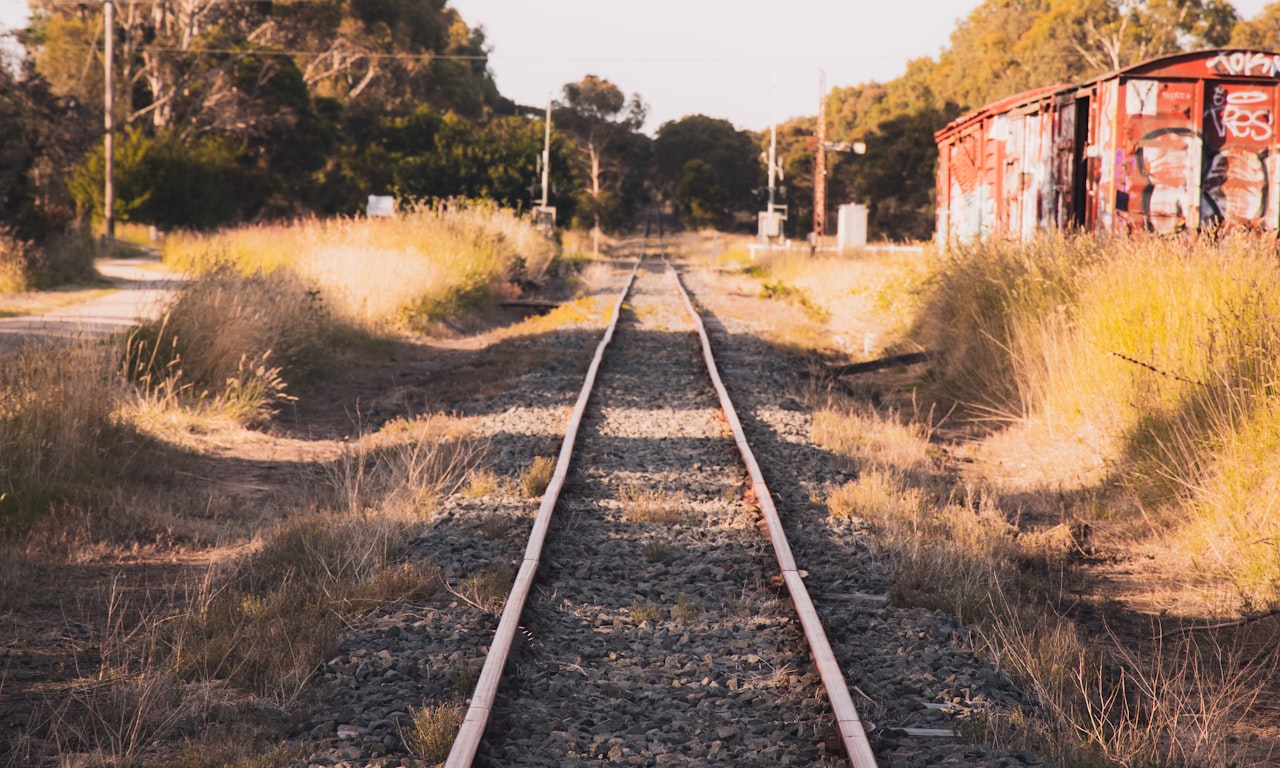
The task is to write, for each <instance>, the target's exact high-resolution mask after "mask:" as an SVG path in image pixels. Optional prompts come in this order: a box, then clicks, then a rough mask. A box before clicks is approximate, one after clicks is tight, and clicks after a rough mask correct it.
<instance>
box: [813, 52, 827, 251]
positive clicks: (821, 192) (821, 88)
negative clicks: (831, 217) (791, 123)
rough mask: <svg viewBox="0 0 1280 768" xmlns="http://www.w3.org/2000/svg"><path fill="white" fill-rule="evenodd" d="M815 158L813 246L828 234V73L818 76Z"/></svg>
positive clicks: (818, 246) (819, 246) (820, 243)
mask: <svg viewBox="0 0 1280 768" xmlns="http://www.w3.org/2000/svg"><path fill="white" fill-rule="evenodd" d="M814 149H815V153H814V158H813V246H814V247H815V248H821V247H822V238H823V237H824V236H825V235H826V234H827V73H826V72H821V71H820V72H819V75H818V136H817V146H816V147H815V148H814Z"/></svg>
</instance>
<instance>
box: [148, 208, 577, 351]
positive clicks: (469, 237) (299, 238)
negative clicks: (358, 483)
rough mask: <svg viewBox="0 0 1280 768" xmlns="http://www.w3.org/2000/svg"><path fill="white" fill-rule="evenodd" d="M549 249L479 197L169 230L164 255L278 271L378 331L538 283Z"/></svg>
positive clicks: (346, 319) (525, 224)
mask: <svg viewBox="0 0 1280 768" xmlns="http://www.w3.org/2000/svg"><path fill="white" fill-rule="evenodd" d="M556 256H557V251H556V248H555V246H554V244H553V243H551V242H550V241H548V240H547V239H546V238H545V237H543V235H542V234H541V233H540V232H539V231H538V229H537V227H535V226H534V225H533V224H532V223H531V222H530V221H529V220H528V219H526V218H523V217H521V216H519V215H517V214H515V213H514V212H511V211H506V210H503V209H499V208H496V207H493V206H489V205H484V204H462V203H444V204H440V205H436V206H416V207H414V208H412V209H411V210H410V211H408V212H406V213H405V214H403V215H402V216H399V217H397V218H394V219H388V220H378V219H335V220H326V221H306V222H300V223H296V224H288V225H259V226H254V227H245V228H241V229H237V230H232V231H228V232H224V233H219V234H216V235H181V236H179V235H173V236H170V237H169V238H168V239H167V240H166V241H165V246H164V258H165V261H166V262H168V263H171V264H174V265H175V266H178V267H180V268H184V269H189V270H196V271H205V270H208V269H211V268H214V267H216V266H217V265H221V264H232V265H234V266H235V268H236V269H237V270H238V271H241V272H244V273H248V274H252V273H257V272H274V271H277V270H288V271H291V272H292V273H294V274H296V275H297V276H298V278H299V279H300V280H302V281H303V282H304V283H305V284H307V285H309V286H312V287H313V288H314V290H315V291H316V295H317V296H318V297H319V300H320V301H321V302H322V303H323V305H324V307H325V308H326V309H327V310H328V311H329V312H330V313H332V315H333V317H334V318H335V320H336V321H337V322H338V323H340V324H341V325H343V326H347V327H351V328H355V329H359V330H360V331H363V332H366V333H374V334H380V333H383V332H386V331H387V330H390V329H394V328H397V327H401V326H404V325H407V326H409V327H412V328H418V329H426V328H430V327H432V326H433V324H436V323H439V322H440V321H442V320H445V319H447V318H449V317H450V316H451V315H453V314H454V313H456V312H458V311H460V310H464V309H467V308H469V307H473V306H475V305H477V304H479V303H482V302H484V301H486V300H488V299H489V298H490V297H492V296H495V295H501V294H503V293H504V292H509V291H510V290H511V289H510V288H508V287H506V286H510V285H512V284H518V283H521V282H523V281H534V282H536V281H539V280H541V279H542V278H543V277H544V276H545V275H546V273H547V271H548V269H550V266H551V264H552V262H553V260H554V259H555V257H556Z"/></svg>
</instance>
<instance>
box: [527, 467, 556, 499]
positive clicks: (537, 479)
mask: <svg viewBox="0 0 1280 768" xmlns="http://www.w3.org/2000/svg"><path fill="white" fill-rule="evenodd" d="M555 471H556V460H555V459H553V458H551V457H550V456H536V457H534V459H533V463H532V464H530V465H529V468H528V469H526V470H525V471H524V474H522V475H521V476H520V492H521V493H523V494H524V497H525V498H526V499H540V498H542V494H544V493H546V492H547V486H549V485H551V478H552V477H553V476H554V475H555Z"/></svg>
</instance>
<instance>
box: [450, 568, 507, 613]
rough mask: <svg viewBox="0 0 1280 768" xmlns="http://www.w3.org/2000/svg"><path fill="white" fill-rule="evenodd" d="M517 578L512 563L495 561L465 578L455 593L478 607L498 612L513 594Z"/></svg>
mask: <svg viewBox="0 0 1280 768" xmlns="http://www.w3.org/2000/svg"><path fill="white" fill-rule="evenodd" d="M515 578H516V571H515V568H513V567H512V566H511V564H510V563H495V564H494V565H491V566H489V567H488V568H484V569H482V570H479V571H476V572H475V573H472V574H470V575H468V576H467V577H465V578H463V579H462V581H461V582H460V583H459V584H458V586H457V588H456V589H455V590H454V592H453V593H454V595H456V596H458V597H461V598H462V599H464V600H466V601H467V602H468V603H470V604H471V605H474V606H476V607H477V608H480V609H482V610H486V611H490V612H493V613H497V612H499V611H501V610H502V606H503V604H504V603H506V601H507V595H509V594H511V585H512V584H514V583H515Z"/></svg>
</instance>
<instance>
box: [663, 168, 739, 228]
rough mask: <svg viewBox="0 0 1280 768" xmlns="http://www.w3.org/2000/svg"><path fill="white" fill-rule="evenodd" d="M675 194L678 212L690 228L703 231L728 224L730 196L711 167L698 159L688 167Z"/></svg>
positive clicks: (678, 183)
mask: <svg viewBox="0 0 1280 768" xmlns="http://www.w3.org/2000/svg"><path fill="white" fill-rule="evenodd" d="M675 191H676V195H675V197H676V206H677V209H678V210H679V211H680V214H681V218H683V219H684V220H685V221H686V222H687V223H688V224H690V225H692V226H694V227H696V228H703V227H714V226H717V225H719V224H721V223H722V222H723V221H724V218H725V203H726V200H727V198H728V197H729V194H728V192H726V191H725V188H724V187H723V186H721V185H720V180H719V179H718V178H717V174H716V169H715V168H713V167H711V163H708V162H707V161H705V160H699V159H697V158H694V159H693V160H690V161H689V162H687V163H685V164H684V168H683V169H682V170H681V172H680V180H679V181H678V182H677V184H676V190H675Z"/></svg>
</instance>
